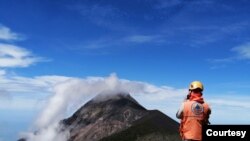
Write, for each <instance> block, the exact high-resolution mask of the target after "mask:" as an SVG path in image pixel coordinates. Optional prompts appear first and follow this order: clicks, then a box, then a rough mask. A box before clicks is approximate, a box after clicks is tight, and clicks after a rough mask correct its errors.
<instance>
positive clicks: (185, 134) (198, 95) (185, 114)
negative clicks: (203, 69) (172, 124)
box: [176, 81, 211, 141]
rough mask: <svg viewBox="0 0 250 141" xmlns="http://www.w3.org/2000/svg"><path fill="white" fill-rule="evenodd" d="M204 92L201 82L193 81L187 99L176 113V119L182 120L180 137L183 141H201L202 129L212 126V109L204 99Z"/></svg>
mask: <svg viewBox="0 0 250 141" xmlns="http://www.w3.org/2000/svg"><path fill="white" fill-rule="evenodd" d="M203 90H204V87H203V84H202V83H201V82H200V81H193V82H192V83H191V84H190V86H189V93H188V95H187V99H186V100H185V101H184V102H183V103H182V104H181V107H180V109H179V110H178V111H177V113H176V117H177V118H179V119H181V123H180V135H181V138H182V140H183V141H201V140H202V127H203V126H204V125H207V124H210V123H209V116H210V114H211V109H210V107H209V105H208V104H207V103H206V102H205V101H204V99H203V97H202V92H203Z"/></svg>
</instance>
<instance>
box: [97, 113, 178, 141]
mask: <svg viewBox="0 0 250 141" xmlns="http://www.w3.org/2000/svg"><path fill="white" fill-rule="evenodd" d="M178 127H179V125H178V124H177V123H176V121H174V120H173V119H171V118H169V117H168V116H166V115H164V114H163V113H161V112H160V111H158V110H152V111H149V113H148V114H147V115H145V116H144V117H142V118H141V119H139V120H137V121H135V122H134V123H133V125H132V126H131V127H129V128H128V129H126V130H124V131H121V132H119V133H116V134H113V135H111V136H108V137H105V138H103V139H101V140H100V141H180V138H179V134H178Z"/></svg>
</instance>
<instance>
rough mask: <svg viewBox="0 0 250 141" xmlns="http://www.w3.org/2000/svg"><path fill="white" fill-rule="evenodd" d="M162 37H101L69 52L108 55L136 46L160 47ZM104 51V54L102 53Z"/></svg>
mask: <svg viewBox="0 0 250 141" xmlns="http://www.w3.org/2000/svg"><path fill="white" fill-rule="evenodd" d="M165 42H166V40H165V39H164V36H161V35H144V34H135V35H134V34H133V35H127V36H122V37H115V38H112V37H103V38H100V39H96V40H91V41H86V42H84V43H81V45H76V46H74V47H70V49H71V50H78V51H79V50H82V51H85V52H86V51H95V53H97V52H96V51H99V53H98V54H109V53H110V52H109V51H110V49H111V50H112V49H117V50H119V48H128V47H135V48H136V47H137V45H140V44H145V43H151V44H155V45H161V44H162V43H165ZM103 51H105V52H103Z"/></svg>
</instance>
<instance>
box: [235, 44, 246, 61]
mask: <svg viewBox="0 0 250 141" xmlns="http://www.w3.org/2000/svg"><path fill="white" fill-rule="evenodd" d="M232 51H233V52H236V53H237V57H238V58H239V59H250V42H248V43H245V44H242V45H240V46H237V47H234V48H232Z"/></svg>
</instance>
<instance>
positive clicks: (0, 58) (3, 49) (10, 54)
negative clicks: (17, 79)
mask: <svg viewBox="0 0 250 141" xmlns="http://www.w3.org/2000/svg"><path fill="white" fill-rule="evenodd" d="M41 61H45V59H43V58H41V57H37V56H35V55H34V54H33V53H32V52H30V51H29V50H27V49H25V48H22V47H19V46H16V45H11V44H2V43H0V68H14V67H28V66H30V65H32V64H35V63H37V62H41Z"/></svg>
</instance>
